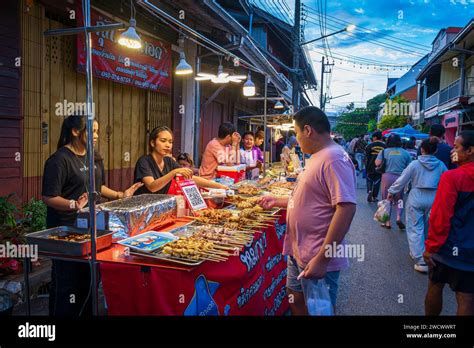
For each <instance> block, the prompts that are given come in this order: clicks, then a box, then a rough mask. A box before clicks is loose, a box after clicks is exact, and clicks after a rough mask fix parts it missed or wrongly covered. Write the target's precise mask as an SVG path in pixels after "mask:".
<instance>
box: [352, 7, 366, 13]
mask: <svg viewBox="0 0 474 348" xmlns="http://www.w3.org/2000/svg"><path fill="white" fill-rule="evenodd" d="M354 11H355V12H356V13H358V14H363V13H364V9H363V8H355V9H354Z"/></svg>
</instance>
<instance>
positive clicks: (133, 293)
mask: <svg viewBox="0 0 474 348" xmlns="http://www.w3.org/2000/svg"><path fill="white" fill-rule="evenodd" d="M283 221H284V220H283ZM283 221H282V220H280V222H283ZM285 228H286V225H285V224H278V223H276V224H275V225H274V226H271V227H269V228H268V229H266V230H264V231H262V233H256V234H255V236H254V239H253V241H252V243H251V244H250V245H248V246H246V247H245V248H244V250H243V251H242V252H241V254H240V255H239V256H232V257H230V258H229V259H228V260H227V261H226V262H220V263H214V262H205V263H203V264H202V265H201V266H199V267H196V268H194V269H192V270H191V271H182V270H172V269H164V268H158V267H142V266H137V265H127V264H123V263H122V264H121V263H108V262H101V264H100V269H101V278H102V284H103V286H104V293H105V297H106V301H107V306H108V313H109V315H196V316H204V315H283V314H284V313H285V311H287V310H288V297H287V294H286V261H285V257H284V256H283V255H282V245H283V236H284V233H285Z"/></svg>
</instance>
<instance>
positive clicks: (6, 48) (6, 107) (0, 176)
mask: <svg viewBox="0 0 474 348" xmlns="http://www.w3.org/2000/svg"><path fill="white" fill-rule="evenodd" d="M19 16H20V6H19V3H18V1H16V0H2V2H1V11H0V196H3V195H7V194H9V193H11V192H15V193H16V194H17V195H18V197H21V195H22V185H21V180H22V165H23V161H22V159H23V154H22V151H21V140H22V132H21V129H22V116H21V102H20V100H21V69H20V68H19V67H17V66H15V59H16V58H20V57H21V46H20V25H19V20H18V19H19Z"/></svg>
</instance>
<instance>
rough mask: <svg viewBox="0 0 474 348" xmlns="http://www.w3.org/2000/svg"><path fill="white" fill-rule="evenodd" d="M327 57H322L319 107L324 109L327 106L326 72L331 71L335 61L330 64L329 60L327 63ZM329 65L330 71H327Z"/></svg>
mask: <svg viewBox="0 0 474 348" xmlns="http://www.w3.org/2000/svg"><path fill="white" fill-rule="evenodd" d="M325 58H326V57H324V56H323V57H322V58H321V86H319V108H320V109H321V110H323V111H324V108H325V106H326V92H325V91H324V74H327V73H330V72H331V67H332V66H333V65H334V63H332V64H330V63H329V60H328V62H327V63H326V59H325ZM327 67H329V71H326V68H327Z"/></svg>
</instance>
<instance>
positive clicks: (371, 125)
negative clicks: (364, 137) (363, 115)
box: [367, 118, 377, 132]
mask: <svg viewBox="0 0 474 348" xmlns="http://www.w3.org/2000/svg"><path fill="white" fill-rule="evenodd" d="M376 129H377V120H376V119H374V118H371V119H370V120H369V124H368V125H367V130H368V131H369V132H374V131H375V130H376Z"/></svg>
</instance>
